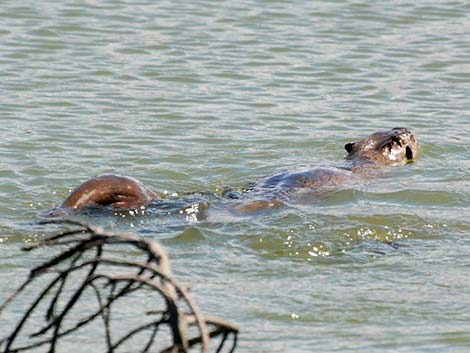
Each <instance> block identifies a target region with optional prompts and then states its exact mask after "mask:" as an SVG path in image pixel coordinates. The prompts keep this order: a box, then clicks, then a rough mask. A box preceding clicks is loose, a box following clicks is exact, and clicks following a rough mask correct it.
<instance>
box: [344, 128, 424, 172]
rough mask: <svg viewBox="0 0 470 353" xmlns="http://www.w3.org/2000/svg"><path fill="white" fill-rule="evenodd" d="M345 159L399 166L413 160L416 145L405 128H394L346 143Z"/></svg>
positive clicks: (411, 135) (416, 148)
mask: <svg viewBox="0 0 470 353" xmlns="http://www.w3.org/2000/svg"><path fill="white" fill-rule="evenodd" d="M344 148H345V149H346V151H347V152H348V155H347V156H346V159H362V160H366V161H369V162H372V163H378V164H388V165H394V164H401V163H406V162H409V161H411V160H413V159H414V158H415V156H416V153H417V150H418V143H417V142H416V139H415V137H414V136H413V134H412V133H411V132H410V131H409V130H408V129H406V128H401V127H396V128H394V129H392V130H389V131H381V132H376V133H374V134H372V135H370V136H369V137H367V138H366V139H364V140H362V141H358V142H353V143H347V144H346V145H345V146H344Z"/></svg>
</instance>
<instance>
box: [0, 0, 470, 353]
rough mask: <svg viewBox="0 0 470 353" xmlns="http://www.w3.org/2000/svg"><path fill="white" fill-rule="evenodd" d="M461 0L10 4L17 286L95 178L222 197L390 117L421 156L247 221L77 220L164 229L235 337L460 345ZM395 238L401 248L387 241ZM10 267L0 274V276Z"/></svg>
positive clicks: (5, 154)
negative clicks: (123, 178)
mask: <svg viewBox="0 0 470 353" xmlns="http://www.w3.org/2000/svg"><path fill="white" fill-rule="evenodd" d="M469 15H470V6H469V5H468V4H467V3H466V2H459V1H454V2H439V1H432V2H424V1H423V2H417V3H415V2H406V1H400V0H395V1H388V2H379V1H366V2H363V3H357V2H354V1H325V2H320V3H319V2H307V1H296V0H291V1H284V2H277V1H261V0H252V1H227V2H210V1H192V2H174V1H158V2H155V1H149V0H141V1H138V2H135V1H92V0H89V1H75V0H70V1H62V2H54V1H42V2H33V1H22V2H21V3H19V2H17V1H9V0H4V1H2V2H1V4H0V68H1V70H0V92H1V95H0V119H1V123H2V124H1V130H0V136H1V142H0V156H1V158H0V215H1V219H0V234H1V236H2V238H1V240H2V244H1V246H0V254H1V256H0V258H1V260H0V268H1V269H2V273H3V278H4V279H5V281H4V283H5V284H4V285H2V286H1V291H0V293H1V298H4V297H5V296H6V295H7V294H8V293H9V292H10V291H11V290H12V289H13V287H14V285H17V284H18V283H19V282H20V281H21V279H22V278H24V277H23V276H25V275H26V273H27V270H28V268H30V267H31V266H33V265H34V264H38V263H40V262H41V261H44V260H45V259H46V258H48V256H49V255H50V254H48V253H47V252H46V251H40V252H37V253H35V256H33V255H32V254H23V253H21V251H20V250H19V248H20V246H21V245H22V244H23V243H25V242H28V241H30V240H31V239H32V238H34V235H35V234H38V235H39V236H40V235H41V234H43V233H44V232H45V230H44V229H42V228H40V227H39V226H38V225H36V224H35V223H34V220H35V219H36V218H37V217H38V216H40V215H41V214H43V213H44V212H46V211H47V210H49V209H50V208H52V207H54V206H55V205H57V204H59V203H60V202H61V201H62V200H63V199H64V198H65V197H66V196H67V195H68V193H69V190H70V189H71V188H73V187H75V186H76V185H78V184H79V183H80V182H82V181H84V180H86V179H88V178H90V177H92V176H95V175H100V174H104V173H118V174H123V175H129V176H132V177H135V178H137V179H139V180H141V181H142V182H144V183H145V184H146V185H148V186H150V187H152V188H153V189H155V190H158V191H160V192H163V191H168V192H169V193H170V194H171V193H184V192H191V191H211V192H216V191H217V190H218V189H220V188H221V187H224V186H227V185H232V186H243V185H245V183H247V182H250V181H253V180H256V179H257V178H259V177H262V176H265V175H269V174H272V173H275V172H278V171H280V170H284V169H295V168H300V167H305V166H315V165H335V164H339V163H341V159H342V158H343V157H344V155H345V151H344V150H343V147H342V146H344V144H345V143H347V142H351V141H355V140H357V139H359V138H362V137H364V136H366V135H368V134H369V133H371V132H373V131H375V130H379V129H384V128H387V129H388V128H392V127H395V126H406V127H408V128H409V129H411V130H412V131H413V132H414V133H415V135H416V136H417V138H418V140H419V141H420V142H421V145H422V149H421V154H420V156H419V158H418V159H417V161H416V162H415V163H413V164H410V165H407V166H404V167H398V168H394V169H393V170H390V171H388V172H387V173H386V175H385V177H384V178H382V179H380V180H377V181H367V182H364V183H363V184H360V185H357V186H355V187H354V188H350V189H347V190H342V191H338V192H332V193H331V195H326V197H325V198H322V199H319V200H315V201H314V202H312V203H311V204H307V205H298V206H294V207H291V208H288V209H281V210H273V212H266V213H262V214H258V215H254V216H249V217H230V216H228V215H225V214H223V213H217V212H214V214H213V217H212V218H209V219H208V220H207V221H199V222H198V221H194V220H191V219H189V220H185V219H184V216H178V215H176V216H171V217H170V216H169V217H164V216H163V215H154V217H153V216H148V217H138V218H136V217H132V216H130V215H127V216H126V217H125V218H123V217H122V215H121V216H116V217H113V216H111V217H110V216H105V217H88V218H87V217H85V218H87V219H88V220H89V221H90V222H94V223H98V224H103V225H105V226H107V227H109V228H112V229H114V230H124V231H133V232H135V233H137V234H140V235H142V236H145V237H150V238H152V239H156V240H159V241H161V242H162V243H163V244H164V246H165V247H166V248H167V249H168V250H169V252H170V253H171V256H172V259H173V268H174V272H175V275H176V276H177V277H178V279H179V280H180V281H182V282H185V283H190V284H191V285H192V288H193V289H192V293H193V295H194V296H195V297H196V300H197V301H198V303H199V306H200V307H201V308H202V310H203V311H204V312H206V313H210V314H213V315H218V316H221V317H223V318H225V319H228V320H231V321H233V322H236V323H238V324H240V325H241V326H242V333H241V337H240V346H239V348H238V351H239V352H285V351H289V352H312V351H315V352H364V351H367V352H384V351H390V352H466V351H467V349H468V348H467V347H468V346H469V345H470V329H469V325H468V322H469V321H470V312H469V310H468V307H469V306H470V287H469V286H468V276H469V274H470V272H469V271H470V260H469V257H468V256H467V255H468V254H469V253H470V242H469V240H468V239H469V238H468V236H469V235H470V222H469V217H470V211H469V207H470V183H469V182H468V180H469V175H470V160H469V158H468V155H469V152H470V148H469V146H470V130H469V128H468V115H469V113H470V99H469V92H470V64H469V63H468V57H469V56H470V44H469V43H470V41H469V39H470V38H469V34H468V33H469V26H468V23H469V17H470V16H469ZM389 242H394V243H395V244H396V245H397V246H390V245H389ZM6 283H8V284H6Z"/></svg>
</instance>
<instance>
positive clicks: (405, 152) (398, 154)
mask: <svg viewBox="0 0 470 353" xmlns="http://www.w3.org/2000/svg"><path fill="white" fill-rule="evenodd" d="M345 149H346V151H347V152H348V155H347V156H346V160H347V164H346V165H345V166H343V167H340V168H329V169H326V168H317V169H312V170H308V171H304V172H301V173H299V172H292V173H289V172H286V173H282V174H278V175H275V176H273V177H270V178H268V179H265V180H264V182H263V183H262V184H260V189H265V188H270V189H273V188H275V187H277V186H278V185H281V187H283V188H294V187H301V188H315V189H316V188H320V187H324V186H337V185H339V184H342V183H344V182H345V180H346V179H348V178H350V177H348V174H347V173H351V172H352V173H354V174H361V172H364V173H368V174H370V168H371V167H372V168H375V167H376V166H380V165H397V164H403V163H406V162H408V161H410V160H412V159H414V158H415V157H416V154H417V150H418V144H417V142H416V140H415V138H414V136H413V134H412V133H411V132H410V131H409V130H408V129H405V128H394V129H392V130H389V131H381V132H376V133H374V134H372V135H370V136H369V137H367V138H365V139H363V140H361V141H358V142H355V143H348V144H346V145H345ZM348 171H349V172H348ZM330 184H331V185H330ZM156 198H157V194H156V193H155V192H153V191H152V190H151V189H149V188H148V187H146V186H145V185H143V184H142V183H140V182H139V181H137V180H134V179H132V178H129V177H124V176H117V175H104V176H100V177H96V178H93V179H90V180H88V181H86V182H85V183H83V184H81V185H79V186H78V187H77V188H76V189H75V190H73V191H72V193H71V194H70V195H69V196H68V197H67V199H66V200H65V201H64V202H63V203H62V205H61V207H62V208H71V209H80V208H83V207H86V206H112V207H113V208H116V209H131V208H138V207H141V206H145V205H147V204H148V203H149V202H151V201H152V200H154V199H156ZM280 204H282V202H280V201H276V200H274V201H272V200H271V201H258V202H256V201H255V202H249V203H248V204H245V203H244V205H243V206H242V209H241V211H244V209H243V208H247V209H248V210H257V209H260V208H270V207H274V206H278V205H280ZM236 208H237V209H238V208H239V207H237V206H236Z"/></svg>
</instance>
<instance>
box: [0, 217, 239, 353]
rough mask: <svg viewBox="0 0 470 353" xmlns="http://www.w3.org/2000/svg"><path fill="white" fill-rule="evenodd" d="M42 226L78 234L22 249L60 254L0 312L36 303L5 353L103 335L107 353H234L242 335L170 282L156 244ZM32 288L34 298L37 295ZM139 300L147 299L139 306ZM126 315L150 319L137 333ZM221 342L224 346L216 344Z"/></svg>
mask: <svg viewBox="0 0 470 353" xmlns="http://www.w3.org/2000/svg"><path fill="white" fill-rule="evenodd" d="M42 223H47V224H50V223H58V224H61V225H63V224H66V225H67V226H68V227H73V228H74V229H69V230H66V231H62V232H60V233H58V234H54V235H50V236H47V237H45V238H44V239H42V240H41V241H40V242H38V243H35V244H32V245H28V246H26V247H24V248H23V249H24V250H34V249H36V248H39V247H45V246H47V247H50V248H52V247H53V248H54V249H56V248H59V249H60V250H61V251H60V252H59V253H58V254H55V255H54V256H53V257H52V258H51V259H49V260H48V261H46V262H45V263H43V264H42V265H40V266H38V267H36V268H34V269H32V270H31V271H30V274H29V277H28V278H27V279H26V281H25V282H24V283H23V284H22V285H21V286H20V287H19V288H18V289H17V290H16V291H15V292H14V293H13V294H12V295H11V296H10V297H9V298H8V299H7V300H6V301H5V303H4V304H3V305H2V306H0V314H2V313H3V312H4V311H5V309H6V308H11V307H12V306H13V305H14V304H13V303H14V302H15V301H17V300H18V297H19V296H20V295H22V296H24V295H25V293H27V294H29V296H30V297H31V296H32V297H33V298H35V299H34V300H33V301H32V303H31V304H28V306H27V307H26V308H25V310H24V312H21V314H20V315H19V319H18V321H17V322H16V323H12V324H11V326H10V327H11V332H9V333H8V334H7V335H6V337H4V338H3V339H2V340H1V341H0V347H1V351H2V352H24V351H38V350H40V351H47V352H51V353H52V352H57V351H60V350H59V347H58V346H59V344H61V343H62V341H64V340H65V339H70V338H71V337H72V338H73V334H74V333H75V334H78V333H80V334H81V336H80V337H83V336H84V335H85V336H84V337H89V336H87V334H89V332H91V335H93V338H90V341H92V342H93V343H94V342H96V340H97V339H96V337H95V335H96V334H98V333H100V334H101V336H100V341H101V343H100V344H101V345H102V351H106V352H108V353H110V352H118V351H126V352H150V351H152V352H161V353H183V352H188V351H193V350H194V349H196V350H199V351H201V352H209V350H211V351H216V352H222V351H223V350H224V351H226V352H234V350H235V347H236V344H237V334H238V327H237V326H236V325H233V324H230V323H228V322H226V321H223V320H220V319H217V318H212V317H206V316H203V315H202V314H201V312H200V311H199V309H198V307H197V305H196V304H195V303H194V301H193V300H192V298H191V296H190V295H189V293H188V290H187V289H186V288H185V287H184V286H182V285H180V284H178V283H177V282H175V281H174V280H173V278H172V277H171V271H170V262H169V259H168V256H167V255H166V252H165V251H164V249H163V248H162V247H161V246H160V245H159V244H158V243H157V242H155V241H152V240H146V239H143V238H141V237H138V236H136V235H124V234H110V233H108V232H105V231H103V229H101V228H100V227H93V226H90V225H87V224H84V223H81V222H79V221H74V220H68V219H60V220H46V221H43V222H42ZM129 250H130V251H131V252H130V251H129ZM129 253H130V254H131V255H129ZM126 257H127V258H126ZM33 282H35V285H34V291H35V293H30V292H31V287H32V286H31V284H32V283H33ZM38 286H39V288H41V289H40V290H38V289H37V287H38ZM27 289H30V290H29V292H28V291H27ZM136 294H138V295H140V296H137V298H136V297H135V296H136ZM154 298H155V300H154ZM144 302H145V303H144ZM90 303H95V305H94V306H92V305H91V304H90ZM121 308H124V311H126V312H130V313H132V314H134V312H137V311H139V310H140V311H141V312H142V311H143V312H142V313H140V314H139V313H136V314H135V315H141V316H138V318H139V319H138V320H136V319H134V320H130V321H131V322H132V324H135V322H136V321H137V322H138V325H137V326H136V327H132V328H130V325H131V322H127V321H124V319H122V318H120V317H119V315H120V314H122V310H121ZM38 312H39V314H40V315H41V316H38V314H37V313H38ZM84 313H85V314H84ZM134 317H135V316H134ZM38 319H40V321H42V324H41V322H37V321H38ZM32 321H34V322H33V323H31V322H32ZM87 327H88V331H85V333H83V332H84V331H83V330H86V328H87ZM116 327H117V329H116ZM157 336H158V337H157ZM216 337H218V338H219V339H218V341H219V342H218V343H216V342H215V341H212V340H213V339H214V338H216ZM211 341H212V342H211ZM93 347H95V346H93ZM85 350H86V349H85Z"/></svg>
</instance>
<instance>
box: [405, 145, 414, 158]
mask: <svg viewBox="0 0 470 353" xmlns="http://www.w3.org/2000/svg"><path fill="white" fill-rule="evenodd" d="M406 158H407V159H413V150H412V149H411V148H410V146H406Z"/></svg>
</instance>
